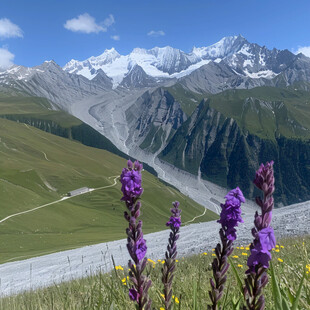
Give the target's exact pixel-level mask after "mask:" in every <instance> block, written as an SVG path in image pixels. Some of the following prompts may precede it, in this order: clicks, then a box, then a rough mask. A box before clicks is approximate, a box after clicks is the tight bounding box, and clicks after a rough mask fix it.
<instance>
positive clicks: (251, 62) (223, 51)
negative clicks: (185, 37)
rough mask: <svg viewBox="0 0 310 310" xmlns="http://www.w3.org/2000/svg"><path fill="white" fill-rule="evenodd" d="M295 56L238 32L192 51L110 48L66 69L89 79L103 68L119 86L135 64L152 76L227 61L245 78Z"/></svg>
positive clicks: (177, 74) (265, 74)
mask: <svg viewBox="0 0 310 310" xmlns="http://www.w3.org/2000/svg"><path fill="white" fill-rule="evenodd" d="M296 57H297V56H296V55H294V54H293V53H291V52H289V51H287V50H285V51H280V50H277V49H275V48H274V49H272V50H269V49H267V48H266V47H265V46H263V47H262V46H259V45H258V44H255V43H250V42H248V41H247V40H246V39H245V38H244V37H243V36H241V35H238V36H229V37H224V38H222V39H221V40H220V41H218V42H217V43H215V44H213V45H210V46H205V47H194V48H193V49H192V51H191V52H190V53H186V52H184V51H182V50H180V49H176V48H173V47H170V46H165V47H154V48H152V49H148V50H147V49H143V48H135V49H134V50H133V51H132V52H131V53H130V54H128V55H120V54H119V53H118V52H117V51H116V50H115V49H114V48H111V49H108V50H105V51H104V53H103V54H101V55H99V56H97V57H95V56H92V57H90V58H88V59H86V60H84V61H78V60H71V61H70V62H68V63H67V64H66V65H65V66H64V67H63V69H64V70H65V71H67V72H69V73H75V74H79V75H83V76H84V77H86V78H87V79H89V80H91V79H93V78H94V77H95V76H96V75H97V74H98V70H100V69H101V70H102V71H103V72H104V73H105V74H106V75H107V76H108V77H109V78H111V79H112V82H113V88H116V87H117V86H118V85H120V84H121V83H122V81H123V79H124V78H125V77H126V76H128V74H129V73H130V71H131V69H132V68H133V67H134V66H135V65H137V66H139V67H141V68H142V70H143V71H144V72H145V74H146V75H147V76H149V77H148V78H149V79H151V80H153V79H152V78H155V79H161V80H162V79H171V78H181V77H184V76H187V75H189V74H191V73H192V72H193V71H195V70H197V69H199V68H201V67H203V66H204V65H206V64H208V63H210V62H215V63H220V62H224V63H225V65H227V66H229V68H230V69H232V70H234V73H235V75H236V76H240V77H241V78H242V79H244V78H250V79H262V78H263V79H272V78H274V77H276V76H277V75H278V74H279V73H281V72H282V71H283V70H285V69H287V68H288V67H289V65H290V64H291V63H292V61H294V60H295V59H296ZM127 83H128V81H127V82H126V85H127ZM252 84H253V83H252ZM254 84H255V85H256V84H257V83H254ZM258 84H259V85H260V83H258Z"/></svg>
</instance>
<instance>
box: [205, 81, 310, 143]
mask: <svg viewBox="0 0 310 310" xmlns="http://www.w3.org/2000/svg"><path fill="white" fill-rule="evenodd" d="M209 105H210V107H211V108H214V109H216V110H217V111H219V112H221V113H222V114H223V115H225V116H226V117H229V118H233V119H235V120H236V121H237V123H238V125H239V126H240V128H242V129H243V130H246V131H249V132H250V133H251V134H255V135H257V136H259V137H260V138H264V139H266V138H267V139H272V140H275V138H276V137H279V136H284V137H287V138H300V139H309V138H310V121H309V120H310V93H309V92H306V91H302V90H297V89H296V90H295V89H292V88H291V89H281V88H275V87H257V88H253V89H249V90H246V89H244V90H241V89H239V90H228V91H225V92H223V93H220V94H217V95H214V96H211V97H210V99H209Z"/></svg>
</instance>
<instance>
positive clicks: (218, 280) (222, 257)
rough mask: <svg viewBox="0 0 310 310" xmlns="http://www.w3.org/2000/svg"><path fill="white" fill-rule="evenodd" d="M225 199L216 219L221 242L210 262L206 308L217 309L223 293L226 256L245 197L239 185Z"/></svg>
mask: <svg viewBox="0 0 310 310" xmlns="http://www.w3.org/2000/svg"><path fill="white" fill-rule="evenodd" d="M225 198H226V201H225V203H224V204H221V208H222V212H221V214H220V219H219V220H218V221H217V222H218V223H220V224H221V225H222V227H221V229H220V237H221V241H222V244H220V243H218V244H217V246H216V248H215V255H216V258H215V259H214V260H213V263H212V270H213V278H214V280H213V279H212V278H211V279H210V284H211V290H210V291H209V296H210V299H211V302H212V305H209V306H208V309H212V310H217V309H219V308H218V301H219V300H220V299H221V297H222V295H223V290H224V285H225V283H226V273H227V271H228V269H229V264H228V262H227V260H228V257H229V256H230V255H231V253H232V252H233V241H234V240H236V238H237V234H236V232H237V230H236V227H237V226H238V224H239V223H243V220H242V217H241V203H242V202H245V198H244V196H243V194H242V191H241V190H240V188H239V187H237V188H235V189H233V190H231V191H230V192H229V193H228V194H227V195H226V196H225Z"/></svg>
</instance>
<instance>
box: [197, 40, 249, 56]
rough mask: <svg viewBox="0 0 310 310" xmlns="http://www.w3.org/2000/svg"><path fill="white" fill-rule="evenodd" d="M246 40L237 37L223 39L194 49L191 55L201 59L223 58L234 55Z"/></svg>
mask: <svg viewBox="0 0 310 310" xmlns="http://www.w3.org/2000/svg"><path fill="white" fill-rule="evenodd" d="M246 42H247V41H246V39H245V38H244V37H243V36H241V35H239V36H231V37H224V38H222V39H221V40H220V41H218V42H216V43H215V44H212V45H210V46H206V47H194V48H193V49H192V53H193V54H195V55H196V56H197V57H200V58H202V59H212V60H214V59H217V58H224V57H226V56H228V55H231V54H233V53H236V52H237V51H238V50H239V49H240V47H241V46H242V45H243V44H245V43H246Z"/></svg>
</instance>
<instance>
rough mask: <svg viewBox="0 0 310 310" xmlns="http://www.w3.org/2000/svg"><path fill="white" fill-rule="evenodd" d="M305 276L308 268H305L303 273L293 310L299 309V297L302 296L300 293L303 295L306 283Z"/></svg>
mask: <svg viewBox="0 0 310 310" xmlns="http://www.w3.org/2000/svg"><path fill="white" fill-rule="evenodd" d="M305 277H306V268H305V269H304V273H303V275H302V278H301V280H300V284H299V287H298V291H297V293H296V297H295V300H294V302H293V305H292V309H291V310H297V307H298V303H299V298H300V295H301V291H302V287H303V284H304V280H305Z"/></svg>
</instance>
